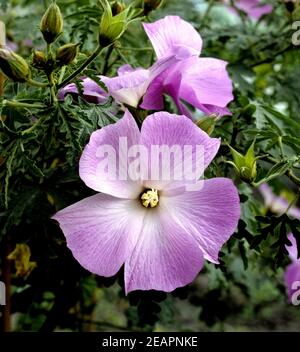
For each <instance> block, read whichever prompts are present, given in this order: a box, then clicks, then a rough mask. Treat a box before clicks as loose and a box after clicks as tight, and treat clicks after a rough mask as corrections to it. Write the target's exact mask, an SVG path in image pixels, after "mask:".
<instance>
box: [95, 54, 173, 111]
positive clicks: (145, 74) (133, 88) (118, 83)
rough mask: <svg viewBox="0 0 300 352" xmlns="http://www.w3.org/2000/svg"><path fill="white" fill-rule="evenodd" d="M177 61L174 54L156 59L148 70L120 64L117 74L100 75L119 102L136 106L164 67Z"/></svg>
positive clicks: (166, 67)
mask: <svg viewBox="0 0 300 352" xmlns="http://www.w3.org/2000/svg"><path fill="white" fill-rule="evenodd" d="M176 62H178V60H177V59H176V58H175V56H169V57H165V58H162V59H160V60H158V61H157V62H156V63H155V64H154V65H153V66H151V67H150V68H149V69H148V70H146V69H143V68H137V69H133V68H131V67H130V65H125V66H122V67H121V68H120V70H119V76H117V77H113V78H109V77H105V76H101V80H102V81H103V82H104V83H105V85H106V86H107V88H108V91H109V93H110V95H111V96H112V97H114V98H115V99H116V100H117V101H118V102H119V103H124V104H127V105H130V106H133V107H137V106H138V104H139V103H140V101H141V99H142V97H143V96H144V95H145V93H146V91H147V89H148V87H149V85H150V84H151V82H152V81H153V80H154V79H155V78H156V77H158V76H159V75H160V74H162V73H163V71H165V70H166V69H168V68H169V67H171V66H172V65H173V64H174V63H176Z"/></svg>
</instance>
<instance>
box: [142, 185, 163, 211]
mask: <svg viewBox="0 0 300 352" xmlns="http://www.w3.org/2000/svg"><path fill="white" fill-rule="evenodd" d="M141 202H142V205H143V206H144V207H145V208H148V207H150V208H155V207H157V206H158V203H159V197H158V191H157V190H156V189H153V188H152V189H148V190H145V191H144V192H143V193H142V195H141Z"/></svg>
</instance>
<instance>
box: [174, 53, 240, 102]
mask: <svg viewBox="0 0 300 352" xmlns="http://www.w3.org/2000/svg"><path fill="white" fill-rule="evenodd" d="M226 65H227V62H225V61H223V60H218V59H213V58H190V59H188V60H185V61H184V63H183V65H182V67H181V74H182V82H181V87H180V94H179V95H180V98H181V99H183V100H185V101H187V102H188V103H190V104H191V105H193V106H195V107H196V108H199V109H201V107H202V106H203V105H205V104H207V105H213V106H218V107H221V108H224V107H226V105H227V104H228V103H229V102H230V101H232V100H233V94H232V89H233V88H232V81H231V79H230V78H229V75H228V73H227V71H226ZM177 66H178V67H179V65H177Z"/></svg>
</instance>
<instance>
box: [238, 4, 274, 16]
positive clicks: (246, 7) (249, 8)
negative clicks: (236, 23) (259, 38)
mask: <svg viewBox="0 0 300 352" xmlns="http://www.w3.org/2000/svg"><path fill="white" fill-rule="evenodd" d="M236 6H237V8H239V9H240V10H242V11H244V12H246V14H247V15H248V16H250V17H253V18H255V19H259V18H260V17H261V16H263V15H266V14H268V13H270V12H272V10H273V7H272V5H269V4H267V5H262V4H261V3H260V1H259V0H239V1H236Z"/></svg>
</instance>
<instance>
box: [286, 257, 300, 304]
mask: <svg viewBox="0 0 300 352" xmlns="http://www.w3.org/2000/svg"><path fill="white" fill-rule="evenodd" d="M284 281H285V286H286V288H287V293H288V297H289V301H290V302H291V303H293V301H292V299H293V295H294V294H295V296H296V297H295V298H296V299H299V297H300V296H299V294H300V260H298V261H296V262H293V263H292V264H290V265H289V266H288V267H287V268H286V271H285V274H284Z"/></svg>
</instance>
